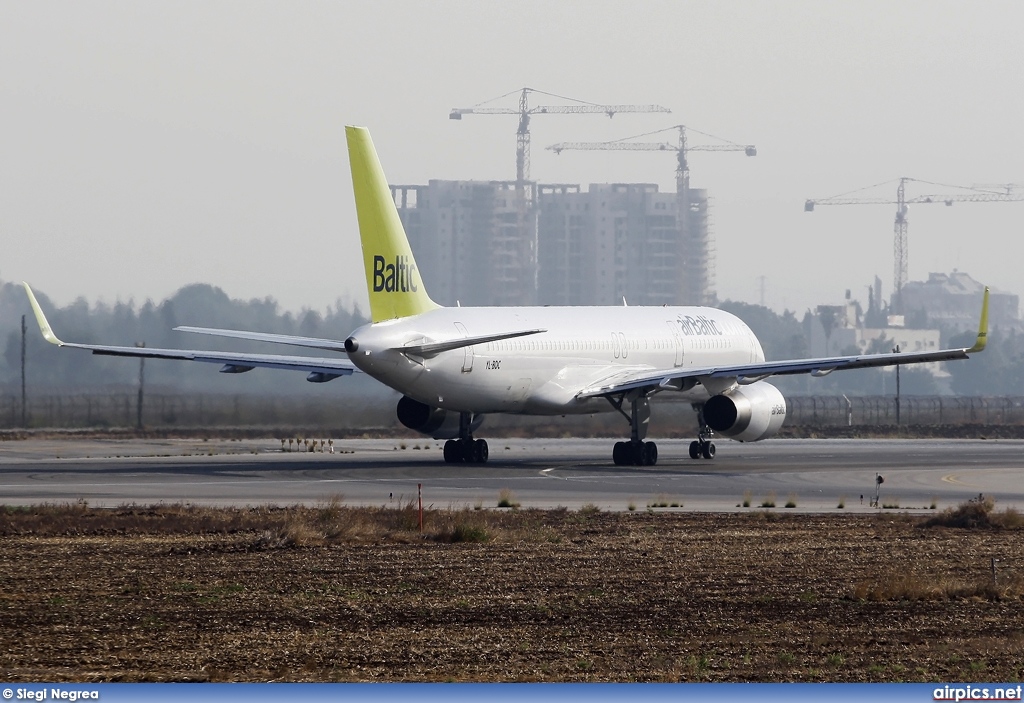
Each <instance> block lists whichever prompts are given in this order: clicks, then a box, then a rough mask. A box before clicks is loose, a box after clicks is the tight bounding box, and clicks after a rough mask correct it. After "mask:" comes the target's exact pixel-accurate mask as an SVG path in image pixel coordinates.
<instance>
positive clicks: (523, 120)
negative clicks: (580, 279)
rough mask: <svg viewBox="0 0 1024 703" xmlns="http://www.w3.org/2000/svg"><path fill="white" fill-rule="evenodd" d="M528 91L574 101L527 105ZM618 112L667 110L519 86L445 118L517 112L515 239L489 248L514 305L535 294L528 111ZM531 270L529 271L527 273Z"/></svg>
mask: <svg viewBox="0 0 1024 703" xmlns="http://www.w3.org/2000/svg"><path fill="white" fill-rule="evenodd" d="M516 92H518V93H519V107H518V108H514V107H491V106H490V105H489V103H493V102H495V101H497V100H502V99H503V98H507V97H508V96H510V95H513V94H515V93H516ZM530 93H539V94H540V95H546V96H548V97H551V98H557V99H558V100H566V101H569V102H572V103H575V104H572V105H537V106H534V107H530V104H529V98H530ZM619 112H671V110H669V109H668V108H667V107H662V106H661V105H597V104H595V103H588V102H584V101H582V100H576V99H574V98H566V97H564V96H561V95H554V94H553V93H545V92H543V91H539V90H534V89H533V88H523V89H522V90H520V91H515V90H514V91H512V92H511V93H505V95H500V96H498V97H497V98H492V99H491V100H486V101H484V102H482V103H479V104H477V105H474V106H473V107H463V108H458V107H457V108H453V109H452V111H451V113H449V115H448V118H449V119H452V120H461V119H462V116H463V115H519V128H518V129H517V130H516V182H515V203H516V236H515V238H514V240H515V241H509V238H504V239H505V241H503V242H502V244H501V245H500V250H495V251H493V252H492V258H493V260H494V261H496V262H500V263H496V264H495V266H496V267H497V268H496V270H495V271H494V272H492V273H493V275H494V276H495V277H496V278H498V279H503V280H505V281H506V283H505V284H504V287H505V288H506V289H513V288H514V289H516V291H517V292H516V294H515V297H513V298H512V300H515V304H517V305H528V304H532V302H533V300H532V298H533V297H534V296H535V295H536V270H537V246H536V219H535V210H534V207H533V203H534V197H535V195H534V192H533V190H532V189H531V190H530V194H529V196H528V195H527V181H529V179H530V117H531V116H532V115H580V114H592V113H599V114H604V115H608V117H614V116H615V115H616V113H619ZM531 272H532V274H531Z"/></svg>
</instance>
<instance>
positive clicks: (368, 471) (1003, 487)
mask: <svg viewBox="0 0 1024 703" xmlns="http://www.w3.org/2000/svg"><path fill="white" fill-rule="evenodd" d="M613 442H614V440H612V439H564V440H547V439H545V440H522V439H509V440H502V439H493V440H490V442H489V443H490V449H491V460H490V462H488V463H487V464H486V465H483V466H474V465H446V464H444V462H443V460H442V458H441V443H440V442H435V441H416V440H338V441H336V442H334V448H335V453H333V454H331V453H328V452H324V453H319V452H317V453H308V452H298V451H292V452H289V451H287V445H284V448H285V450H284V451H282V444H281V443H280V442H279V441H274V440H262V441H261V440H242V441H206V442H204V441H198V440H38V441H37V440H24V441H12V442H4V443H2V444H0V504H7V505H27V504H34V503H64V502H74V501H78V500H84V501H87V502H88V503H89V505H92V506H107V507H116V506H119V505H125V504H140V505H149V504H156V503H192V504H202V505H266V504H276V505H292V504H297V503H303V504H317V503H321V502H325V501H327V500H330V499H331V498H332V497H335V496H338V497H340V498H341V499H342V500H343V501H344V502H345V503H347V504H360V505H386V504H390V505H401V504H403V503H405V502H406V501H409V500H414V499H415V498H416V496H417V490H418V488H417V486H418V484H421V485H422V491H423V501H424V504H425V505H433V506H435V507H448V506H471V507H476V506H480V507H494V506H496V505H497V502H498V500H499V496H500V494H501V492H502V490H503V489H507V490H509V491H511V493H512V497H513V500H514V501H516V502H518V503H520V504H521V505H522V506H523V507H540V508H553V507H557V506H566V507H568V508H579V507H581V506H583V505H585V504H588V503H592V504H594V505H597V506H599V507H601V508H603V509H612V510H626V509H629V507H630V506H634V507H635V508H636V509H645V508H646V507H648V505H650V504H659V505H660V504H662V503H668V504H669V505H671V504H673V503H678V504H680V508H679V509H683V510H714V511H719V510H736V509H737V507H738V504H740V503H742V501H743V500H744V498H747V499H749V501H750V503H751V506H752V507H754V508H756V507H758V506H760V505H761V504H762V502H764V501H766V500H769V499H772V498H773V499H774V501H775V504H776V506H777V508H778V509H780V510H781V509H784V505H785V503H786V502H787V501H789V500H790V499H792V500H793V502H795V503H796V508H793V509H792V510H794V511H833V510H836V509H837V506H838V504H839V502H840V500H842V501H843V503H844V505H845V509H846V510H848V511H860V510H871V509H872V508H871V507H870V503H871V501H872V499H873V498H874V495H875V486H876V484H875V477H876V474H877V475H881V476H882V478H883V479H884V482H883V483H882V484H880V485H879V491H878V495H879V498H880V503H881V505H882V506H885V505H890V506H891V505H897V506H898V507H899V509H901V510H907V509H910V510H913V509H930V506H931V505H932V504H933V503H934V504H936V505H937V506H938V507H939V508H943V507H946V506H949V505H955V504H957V503H960V502H962V501H964V500H966V499H968V498H972V497H977V496H978V494H979V493H982V494H985V495H987V496H992V497H994V498H995V499H996V500H997V502H998V505H1000V506H1007V505H1013V506H1016V507H1019V508H1024V441H1019V440H925V439H922V440H822V439H816V440H778V439H777V440H768V441H765V442H759V443H757V444H739V443H736V442H730V441H721V442H718V456H717V457H716V458H715V459H713V460H710V461H707V460H696V461H695V460H692V459H690V458H689V456H688V453H687V446H688V442H685V441H679V440H668V441H660V442H658V446H659V449H660V458H659V462H658V465H657V466H654V467H619V466H614V465H613V464H612V462H611V460H610V454H611V446H612V443H613ZM326 448H328V447H325V449H326ZM861 496H863V500H862V498H861Z"/></svg>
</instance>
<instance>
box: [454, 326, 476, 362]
mask: <svg viewBox="0 0 1024 703" xmlns="http://www.w3.org/2000/svg"><path fill="white" fill-rule="evenodd" d="M455 329H457V330H458V331H459V334H461V335H462V336H463V337H468V336H469V333H468V332H467V331H466V326H465V325H464V324H462V323H461V322H456V323H455ZM462 351H463V352H464V354H465V356H464V357H463V359H462V373H469V372H470V371H472V370H473V347H471V346H470V347H463V348H462Z"/></svg>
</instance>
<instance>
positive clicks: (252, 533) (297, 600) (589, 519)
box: [0, 504, 1024, 682]
mask: <svg viewBox="0 0 1024 703" xmlns="http://www.w3.org/2000/svg"><path fill="white" fill-rule="evenodd" d="M997 512H998V511H982V513H983V516H982V517H983V522H984V518H987V517H988V516H989V514H990V513H991V514H992V515H994V514H996V513H997ZM1002 515H1003V518H1004V519H1003V523H1004V525H1007V526H1002V527H1000V526H983V527H974V528H959V527H924V526H922V522H923V521H924V518H920V517H908V516H906V515H901V514H897V513H890V512H887V511H883V512H882V513H880V514H879V515H877V516H853V515H849V516H847V515H827V516H826V515H788V514H785V510H784V509H777V510H773V511H771V512H766V511H763V510H750V511H748V512H744V513H739V514H726V515H722V514H697V513H679V512H669V511H665V510H662V509H655V510H647V511H644V510H643V509H641V510H639V511H637V512H635V513H620V514H610V513H602V512H598V511H596V510H588V509H584V510H581V511H578V512H576V511H564V510H557V511H533V510H523V511H518V510H517V511H512V510H498V509H490V510H487V509H485V510H479V511H475V510H464V511H431V512H428V513H427V514H426V516H425V534H424V535H422V536H421V535H420V533H419V530H418V525H417V514H416V512H415V511H414V510H413V509H412V508H411V507H407V508H405V509H400V510H390V509H388V510H385V509H367V508H358V509H357V508H352V509H349V508H345V507H343V506H342V505H340V504H330V505H324V506H321V507H320V508H315V509H300V508H291V509H282V510H271V509H258V510H212V509H198V508H186V507H180V506H170V507H161V508H156V509H144V508H124V509H119V510H93V509H89V508H87V507H85V506H63V507H41V508H32V509H13V508H8V509H2V508H0V537H2V538H0V568H2V581H0V583H2V589H0V642H2V643H3V646H2V647H0V678H3V679H4V680H7V681H140V680H146V681H378V680H379V681H448V680H454V681H678V680H685V681H937V680H941V681H967V680H970V681H992V682H1011V681H1019V680H1020V679H1021V678H1022V677H1024V600H1022V592H1024V587H1022V586H1024V579H1022V576H1024V539H1022V538H1024V532H1022V531H1021V530H1020V529H1019V522H1020V520H1019V518H1020V516H1019V515H1016V514H1014V513H1012V511H1009V512H1006V513H1002ZM993 558H995V559H998V560H999V562H998V564H997V573H996V581H995V585H994V586H993V583H992V572H991V559H993Z"/></svg>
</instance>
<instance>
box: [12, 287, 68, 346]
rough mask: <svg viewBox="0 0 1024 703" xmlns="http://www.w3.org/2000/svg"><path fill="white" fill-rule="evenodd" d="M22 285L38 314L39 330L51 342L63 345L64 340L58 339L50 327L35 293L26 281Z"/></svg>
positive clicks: (34, 310) (33, 310)
mask: <svg viewBox="0 0 1024 703" xmlns="http://www.w3.org/2000/svg"><path fill="white" fill-rule="evenodd" d="M21 285H23V286H25V292H26V293H28V302H29V303H31V305H32V312H34V313H35V314H36V322H38V323H39V331H40V332H42V333H43V339H45V340H46V341H47V342H49V343H50V344H56V345H57V346H58V347H63V346H64V342H62V341H60V340H59V339H57V335H55V334H54V333H53V330H52V329H50V323H49V322H47V321H46V315H44V314H43V309H42V308H41V307H39V301H38V300H36V296H35V293H33V292H32V289H31V288H29V287H28V284H27V283H25V281H22V282H21Z"/></svg>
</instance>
